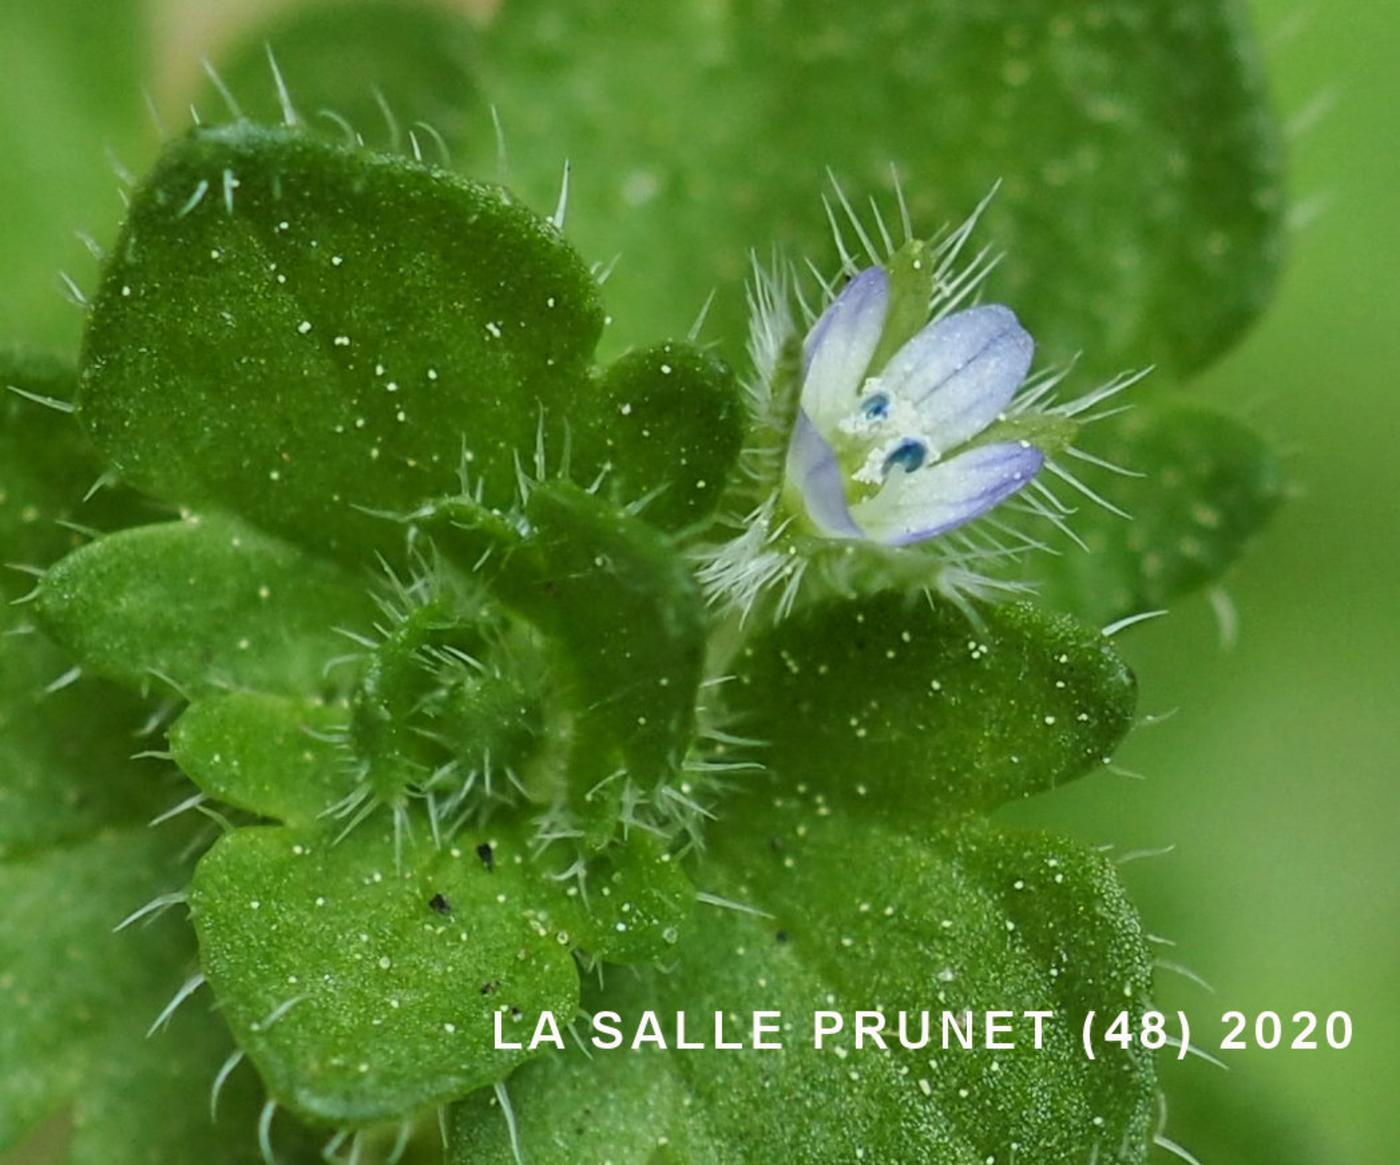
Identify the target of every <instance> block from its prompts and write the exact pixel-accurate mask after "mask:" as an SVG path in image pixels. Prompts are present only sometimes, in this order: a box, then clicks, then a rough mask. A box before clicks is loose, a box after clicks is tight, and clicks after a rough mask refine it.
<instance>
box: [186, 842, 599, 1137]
mask: <svg viewBox="0 0 1400 1165" xmlns="http://www.w3.org/2000/svg"><path fill="white" fill-rule="evenodd" d="M379 828H380V827H379V826H376V825H373V824H366V825H364V826H361V827H360V829H358V830H357V831H356V832H354V833H353V834H351V835H350V836H349V837H348V838H347V839H345V840H344V841H342V842H340V843H339V844H333V843H332V841H331V836H330V835H327V834H326V833H325V832H323V831H319V830H313V829H291V828H281V827H275V828H274V827H260V828H251V829H240V830H238V831H236V832H234V833H231V834H228V835H226V836H225V837H224V838H223V839H222V840H221V841H220V842H219V843H218V844H217V845H216V846H215V847H214V848H213V849H212V850H210V852H209V853H208V854H207V855H206V856H205V857H204V859H203V860H202V861H201V862H200V864H199V867H198V869H197V870H196V873H195V878H194V883H193V886H192V888H191V897H190V903H191V909H192V913H193V915H194V922H195V930H196V933H197V934H198V936H199V945H200V955H201V962H202V964H203V967H204V972H205V974H206V975H207V976H208V978H209V982H210V984H211V985H212V986H213V988H214V991H215V994H216V995H217V997H218V999H219V1002H220V1007H221V1010H222V1013H223V1015H224V1016H225V1018H226V1019H227V1020H228V1022H229V1024H230V1026H231V1027H232V1028H233V1031H234V1035H235V1037H236V1038H237V1040H238V1043H239V1045H240V1046H241V1047H242V1048H243V1049H244V1050H245V1051H246V1052H247V1053H248V1055H249V1056H250V1057H251V1059H252V1061H253V1063H254V1064H256V1065H257V1068H258V1070H259V1072H261V1074H262V1077H263V1079H264V1080H265V1081H266V1083H267V1087H268V1089H269V1091H270V1093H271V1095H272V1096H273V1097H275V1098H276V1099H277V1101H278V1102H279V1103H280V1104H283V1105H285V1106H287V1107H289V1108H291V1109H292V1110H294V1111H295V1112H298V1113H300V1114H302V1115H303V1116H305V1117H307V1118H309V1119H313V1120H321V1121H327V1122H330V1123H333V1124H342V1125H364V1124H371V1123H374V1122H377V1121H382V1120H388V1119H391V1118H394V1117H399V1116H407V1115H411V1114H413V1113H415V1112H418V1111H420V1110H421V1109H424V1108H428V1107H431V1106H432V1105H436V1104H441V1103H444V1102H445V1101H448V1100H451V1099H454V1098H456V1097H458V1096H462V1095H464V1094H465V1093H467V1092H469V1091H471V1090H472V1089H474V1088H479V1087H481V1086H483V1085H486V1084H490V1083H492V1082H493V1081H495V1080H498V1079H500V1078H502V1077H503V1076H504V1075H505V1074H506V1073H507V1072H508V1071H509V1070H510V1069H511V1068H512V1067H513V1066H514V1065H515V1064H517V1063H518V1062H520V1060H521V1059H522V1058H523V1057H524V1055H525V1053H522V1052H511V1051H505V1050H500V1051H498V1050H496V1049H495V1048H494V1046H493V1031H494V1028H493V1024H494V1018H495V1014H496V1013H497V1012H498V1011H500V1012H501V1013H502V1014H503V1019H502V1023H503V1030H504V1031H505V1032H506V1033H507V1034H510V1033H514V1032H516V1031H517V1030H519V1029H522V1028H523V1029H524V1030H526V1031H533V1030H534V1024H535V1021H536V1017H537V1015H538V1013H539V1012H541V1011H545V1010H549V1011H553V1012H555V1013H556V1014H557V1015H558V1016H560V1017H561V1020H562V1021H563V1022H567V1017H570V1016H572V1015H573V1011H574V1007H575V1004H576V1001H577V998H578V976H577V972H576V970H575V968H574V963H573V958H572V956H571V954H570V945H569V944H570V941H571V937H570V936H569V935H567V934H565V935H564V937H563V938H562V939H561V938H560V937H559V927H558V918H557V917H556V915H555V913H554V912H553V911H551V910H550V909H549V908H548V907H547V906H545V905H543V904H542V900H541V898H540V896H539V894H538V891H537V889H536V888H535V886H534V884H533V882H532V881H531V877H530V875H529V873H528V871H527V870H526V868H525V862H526V859H527V855H528V851H527V850H526V848H525V846H524V845H523V844H522V843H520V842H518V841H516V840H514V838H513V837H511V836H509V835H507V834H505V833H503V832H501V831H499V830H494V829H493V830H492V831H490V833H488V834H487V835H486V836H485V837H484V838H483V843H484V844H489V845H490V846H491V849H490V850H489V851H483V853H488V854H489V861H488V860H487V859H486V858H485V857H483V856H482V855H481V854H479V853H478V852H476V850H475V849H474V848H473V847H472V846H469V845H466V844H465V843H464V844H463V845H461V846H460V847H458V846H454V847H452V848H450V849H442V850H438V849H435V848H433V846H432V845H431V844H430V843H428V842H426V841H420V840H416V839H413V838H408V837H403V838H400V839H399V845H398V846H397V847H396V841H395V837H394V835H393V833H392V831H388V830H384V831H383V832H378V830H379ZM396 849H397V851H398V852H396ZM554 899H555V900H556V901H558V902H560V903H563V902H565V901H566V899H565V898H564V895H563V893H562V892H561V891H557V890H556V891H555V892H554ZM560 909H563V907H562V906H561V907H560Z"/></svg>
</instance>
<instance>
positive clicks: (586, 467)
mask: <svg viewBox="0 0 1400 1165" xmlns="http://www.w3.org/2000/svg"><path fill="white" fill-rule="evenodd" d="M574 418H575V420H574V456H575V463H576V467H575V477H577V478H578V479H579V480H582V481H585V482H587V481H588V479H589V478H590V477H592V476H594V475H599V476H600V477H601V485H602V490H603V492H604V493H605V494H606V495H607V496H609V497H611V498H612V499H613V500H614V501H616V502H618V503H619V504H622V505H629V504H632V503H637V502H643V501H645V504H644V505H642V506H641V509H640V511H639V512H640V515H641V517H643V518H644V519H645V520H646V521H648V522H650V523H652V524H653V525H656V526H660V527H662V528H663V529H667V530H680V529H684V528H685V527H688V526H694V525H696V524H697V523H699V522H701V521H703V520H704V519H705V518H707V517H709V516H710V514H712V513H713V512H714V509H715V507H716V506H717V505H718V504H719V501H720V492H721V490H722V489H723V488H724V483H725V481H726V479H727V478H728V477H729V475H730V472H731V471H732V470H733V468H734V463H735V461H736V460H737V459H738V456H739V448H740V445H741V443H742V441H743V437H744V429H743V425H744V422H743V406H742V403H741V401H740V398H739V389H738V385H737V384H736V383H735V381H734V374H733V372H731V371H730V369H729V368H728V366H727V365H725V364H723V363H721V362H720V361H718V360H716V359H715V358H714V357H712V356H709V355H706V354H705V353H703V352H700V351H698V350H697V349H695V348H691V347H689V346H688V345H685V344H671V343H667V344H660V345H657V346H656V347H654V348H646V349H643V350H641V351H637V352H629V353H628V354H627V355H625V356H622V357H620V358H619V359H618V360H616V361H615V362H614V363H613V364H612V365H611V366H609V368H608V369H607V371H606V372H604V373H603V374H602V376H601V377H600V378H599V383H598V385H597V389H596V392H595V393H594V394H592V395H590V397H589V399H588V400H587V401H586V402H580V403H579V405H578V407H577V408H576V411H575V413H574Z"/></svg>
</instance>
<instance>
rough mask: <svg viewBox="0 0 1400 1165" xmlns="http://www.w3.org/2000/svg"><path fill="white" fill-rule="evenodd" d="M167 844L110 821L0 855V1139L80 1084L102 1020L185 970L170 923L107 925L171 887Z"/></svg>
mask: <svg viewBox="0 0 1400 1165" xmlns="http://www.w3.org/2000/svg"><path fill="white" fill-rule="evenodd" d="M169 846H170V840H169V838H168V837H162V836H160V835H158V834H157V833H155V832H153V831H151V830H144V831H140V832H130V833H122V832H111V831H109V832H104V833H101V834H98V835H96V836H93V837H91V838H89V839H87V840H85V841H81V842H78V843H76V844H72V845H68V846H64V847H61V848H58V849H53V850H49V851H47V852H44V853H41V854H37V855H35V856H34V857H32V858H30V859H28V860H24V861H12V862H6V863H3V864H0V1008H3V1010H4V1014H5V1022H4V1023H3V1024H0V1147H5V1146H9V1145H12V1144H14V1143H15V1141H16V1140H17V1139H18V1138H19V1137H20V1136H21V1135H22V1134H23V1133H24V1132H25V1131H26V1129H28V1128H30V1127H32V1126H33V1125H34V1124H36V1123H38V1122H39V1121H40V1120H42V1119H43V1118H44V1117H45V1116H47V1115H49V1114H50V1113H52V1112H54V1111H56V1110H57V1109H58V1107H59V1106H60V1105H61V1104H63V1103H64V1102H65V1101H67V1100H68V1099H69V1098H70V1097H71V1096H72V1095H73V1094H74V1093H75V1092H78V1091H79V1090H80V1089H81V1088H82V1087H83V1086H84V1084H85V1082H86V1080H87V1079H88V1073H89V1071H90V1067H91V1065H92V1064H93V1062H94V1061H95V1059H96V1057H97V1055H98V1054H99V1053H100V1052H101V1051H103V1050H104V1042H105V1038H106V1035H107V1032H108V1031H109V1028H110V1026H111V1025H112V1024H113V1023H115V1022H119V1021H120V1020H121V1019H122V1018H123V1017H124V1016H126V1015H128V1014H129V1013H130V1009H131V1008H133V1007H136V1008H138V1009H141V1008H142V1007H143V1004H147V1003H150V1002H151V990H152V984H153V983H157V984H159V986H160V990H161V991H162V992H163V993H164V995H165V997H168V996H169V995H171V994H173V993H174V991H175V989H176V988H177V987H178V986H179V985H180V980H181V977H182V976H183V975H185V974H186V973H187V971H188V966H187V964H186V963H185V959H186V957H187V953H188V942H187V939H186V937H185V934H184V932H183V931H182V929H181V928H179V927H175V926H171V925H169V924H168V923H167V922H165V921H162V922H160V923H158V924H156V925H154V926H151V927H149V928H141V929H138V930H133V931H123V932H122V933H120V934H113V933H112V928H113V927H114V926H115V925H116V924H117V923H118V922H120V921H121V920H122V918H123V917H125V916H126V915H127V914H129V913H130V912H131V911H133V910H135V909H136V908H137V907H139V906H141V905H143V904H144V903H146V902H147V901H149V900H150V899H151V898H152V897H153V896H154V895H156V894H160V893H166V892H170V891H173V890H178V889H179V888H180V886H181V884H182V882H183V879H184V878H185V877H186V876H187V871H186V870H185V869H183V868H181V867H180V866H179V864H178V863H176V862H172V861H171V859H170V856H169V854H168V852H167V851H168V849H169ZM167 978H168V979H169V980H170V981H169V982H163V980H165V979H167ZM158 1007H159V1003H156V1004H155V1005H154V1006H153V1007H151V1008H150V1009H149V1010H150V1013H149V1014H146V1015H145V1020H146V1023H147V1024H148V1025H149V1023H150V1022H151V1021H152V1020H153V1019H155V1016H156V1008H158Z"/></svg>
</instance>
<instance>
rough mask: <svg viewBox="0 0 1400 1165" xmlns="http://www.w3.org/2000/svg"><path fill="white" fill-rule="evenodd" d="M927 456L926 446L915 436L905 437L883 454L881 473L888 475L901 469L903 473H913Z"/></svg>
mask: <svg viewBox="0 0 1400 1165" xmlns="http://www.w3.org/2000/svg"><path fill="white" fill-rule="evenodd" d="M927 457H928V446H927V445H925V444H924V443H923V442H922V441H920V440H919V439H918V438H917V437H905V438H904V439H903V440H901V441H900V442H899V444H897V445H896V446H895V447H894V448H893V449H891V450H890V451H889V452H888V453H887V454H885V461H884V464H883V465H882V466H881V473H882V474H883V476H885V477H888V476H889V475H890V474H891V473H892V472H893V471H894V470H896V469H902V470H904V472H905V473H913V472H914V470H916V469H918V468H919V467H920V466H921V465H923V463H924V460H925V458H927Z"/></svg>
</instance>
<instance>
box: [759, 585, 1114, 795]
mask: <svg viewBox="0 0 1400 1165" xmlns="http://www.w3.org/2000/svg"><path fill="white" fill-rule="evenodd" d="M981 619H982V626H980V627H977V626H974V625H973V624H972V623H970V622H969V621H968V618H967V616H966V615H965V614H963V613H962V612H961V611H959V610H957V609H956V608H954V607H952V606H949V605H946V604H942V603H936V604H935V603H930V602H928V601H927V600H925V599H924V598H923V597H922V596H920V597H918V598H916V599H914V598H906V597H904V596H902V595H897V594H882V595H877V596H874V597H872V598H867V599H862V600H854V601H839V602H835V603H830V604H826V605H823V606H818V607H816V608H813V609H809V610H807V611H803V612H800V613H799V614H797V615H795V616H794V617H793V618H791V619H788V620H786V621H785V622H783V623H780V624H779V625H778V626H777V627H775V628H773V629H771V630H769V631H766V632H764V633H761V634H759V635H757V636H755V637H754V638H753V640H752V641H750V643H749V644H748V645H747V646H746V647H745V648H744V649H743V651H742V652H741V653H740V655H739V657H738V658H737V659H736V661H735V672H736V677H737V678H736V681H735V685H736V689H737V690H736V691H735V692H734V693H732V695H733V698H734V700H735V702H736V705H737V706H738V707H742V708H744V709H746V710H747V711H746V712H745V714H744V717H743V719H742V720H741V721H740V727H741V728H742V730H743V731H744V733H745V734H746V735H749V736H753V737H756V738H757V739H758V740H759V741H760V742H761V745H762V747H761V748H760V749H759V750H758V751H757V752H756V754H755V755H756V757H757V759H759V760H761V761H762V762H763V763H764V764H765V765H766V766H767V767H768V768H769V769H771V770H772V771H773V772H774V773H776V774H777V775H778V777H779V779H780V783H781V784H782V785H783V786H784V787H791V786H792V784H793V783H794V782H798V781H801V782H803V783H804V784H805V785H806V786H807V787H810V788H811V789H813V790H815V791H817V792H818V793H820V795H822V796H823V797H824V798H826V799H828V800H829V801H831V802H832V803H839V804H844V805H848V806H856V807H860V808H861V809H863V810H864V811H867V812H870V813H876V814H887V815H893V816H894V817H896V818H897V819H899V820H901V821H904V822H911V823H928V822H936V821H938V820H941V819H944V818H947V817H949V816H953V815H957V814H961V813H966V812H969V811H974V810H987V809H991V808H993V807H995V806H996V805H998V804H1000V803H1002V802H1004V801H1007V800H1010V799H1012V798H1016V797H1028V796H1031V795H1032V794H1035V793H1038V792H1042V791H1043V790H1045V789H1049V788H1052V787H1054V786H1055V785H1057V784H1059V783H1061V782H1063V781H1067V780H1069V779H1071V778H1072V777H1076V776H1079V775H1080V774H1081V773H1084V772H1086V771H1087V770H1088V769H1090V768H1092V767H1093V766H1095V765H1097V764H1099V763H1101V762H1102V761H1103V760H1104V759H1105V758H1106V757H1107V756H1108V755H1109V753H1111V752H1112V751H1113V749H1114V747H1115V746H1116V745H1117V744H1118V741H1119V740H1120V739H1121V738H1122V737H1123V735H1124V733H1125V732H1126V731H1127V729H1128V727H1129V725H1130V723H1131V718H1132V712H1133V706H1134V702H1135V698H1136V688H1135V685H1134V683H1133V679H1132V676H1131V674H1130V673H1129V672H1128V670H1127V668H1126V667H1125V666H1124V665H1123V663H1122V662H1121V661H1120V660H1119V659H1118V657H1117V656H1116V655H1115V654H1114V652H1113V650H1112V648H1111V647H1110V646H1109V645H1108V643H1107V642H1106V641H1105V640H1104V639H1103V637H1102V636H1101V635H1100V634H1099V633H1098V632H1097V631H1094V630H1091V629H1088V628H1085V627H1083V626H1081V625H1080V624H1078V623H1077V622H1075V621H1074V620H1072V619H1069V618H1065V617H1057V616H1053V615H1049V614H1046V613H1045V612H1042V611H1040V610H1038V609H1037V608H1035V607H1032V606H1030V605H1028V604H1012V605H1008V606H1003V607H995V608H991V609H988V610H986V611H983V612H982V615H981Z"/></svg>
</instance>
